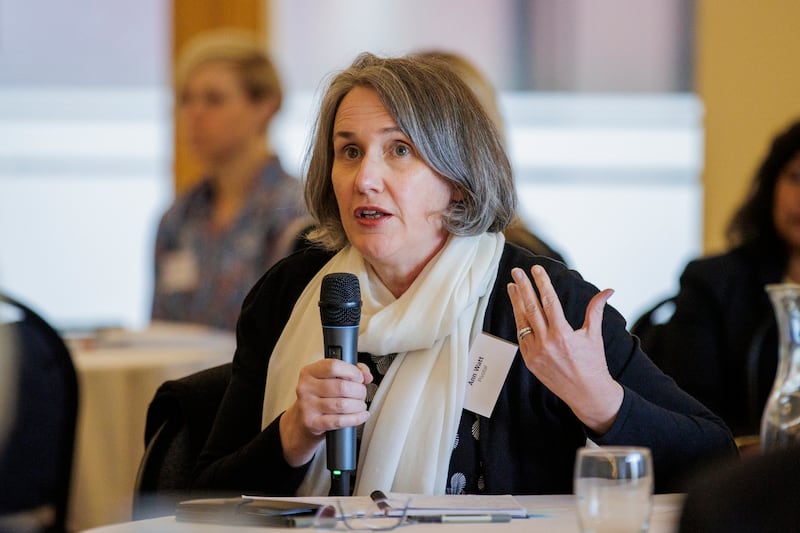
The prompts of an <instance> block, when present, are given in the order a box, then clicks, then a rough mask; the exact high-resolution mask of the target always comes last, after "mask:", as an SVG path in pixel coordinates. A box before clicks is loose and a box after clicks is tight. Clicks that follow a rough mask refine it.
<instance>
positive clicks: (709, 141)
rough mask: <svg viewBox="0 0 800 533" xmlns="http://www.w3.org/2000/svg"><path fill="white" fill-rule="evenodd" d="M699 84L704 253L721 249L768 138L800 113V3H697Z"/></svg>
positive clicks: (784, 0) (762, 0)
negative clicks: (702, 129) (703, 134)
mask: <svg viewBox="0 0 800 533" xmlns="http://www.w3.org/2000/svg"><path fill="white" fill-rule="evenodd" d="M695 36H696V43H695V46H696V87H697V90H698V93H699V95H700V97H701V98H702V100H703V102H704V105H705V108H706V117H705V128H706V158H705V172H704V178H703V179H704V183H705V204H704V205H705V224H704V226H705V227H704V235H703V240H704V248H705V251H706V252H708V253H713V252H717V251H721V250H723V249H724V248H725V240H724V231H725V226H726V224H727V222H728V220H729V218H730V216H731V214H732V213H733V210H734V209H735V208H736V207H737V206H738V204H739V203H740V202H741V201H742V199H743V197H744V195H745V193H746V191H747V188H748V185H749V183H750V180H751V176H752V174H753V172H754V171H755V168H756V166H757V165H758V163H759V162H760V159H761V158H762V157H763V155H764V153H765V151H766V149H767V146H768V144H769V141H770V140H771V138H772V136H773V135H774V134H775V133H777V131H778V130H780V129H782V128H783V127H784V126H785V125H786V124H788V122H789V121H791V120H794V119H795V118H800V63H799V62H798V59H800V2H798V1H797V0H699V1H698V5H697V29H696V33H695Z"/></svg>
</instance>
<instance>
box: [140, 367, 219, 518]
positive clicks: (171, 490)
mask: <svg viewBox="0 0 800 533" xmlns="http://www.w3.org/2000/svg"><path fill="white" fill-rule="evenodd" d="M230 376H231V363H226V364H224V365H220V366H216V367H213V368H209V369H206V370H202V371H200V372H196V373H194V374H191V375H189V376H185V377H183V378H180V379H177V380H170V381H166V382H164V383H163V384H162V385H161V386H160V387H159V388H158V390H157V391H156V394H155V396H154V397H153V401H152V402H150V406H149V407H148V409H147V422H146V425H145V436H144V441H145V452H144V455H143V456H142V461H141V463H140V464H139V472H138V474H137V476H136V486H135V490H134V499H133V519H134V520H141V519H145V518H153V517H157V516H167V515H172V514H175V505H176V504H177V503H178V502H179V501H181V500H185V499H188V498H190V497H191V496H190V494H189V488H190V485H191V476H192V471H193V470H194V467H195V464H196V463H197V458H198V456H199V455H200V452H201V451H202V450H203V446H204V445H205V443H206V440H207V438H208V434H209V433H210V432H211V426H212V425H213V423H214V418H215V417H216V414H217V409H218V407H219V404H220V402H221V401H222V397H223V395H224V394H225V389H226V388H227V386H228V381H229V380H230Z"/></svg>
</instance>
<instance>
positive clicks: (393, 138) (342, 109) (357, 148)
mask: <svg viewBox="0 0 800 533" xmlns="http://www.w3.org/2000/svg"><path fill="white" fill-rule="evenodd" d="M333 153H334V160H333V169H332V173H331V178H332V181H333V189H334V192H335V194H336V201H337V203H338V205H339V215H340V216H341V218H342V224H343V225H344V230H345V233H346V234H347V238H348V240H349V241H350V243H351V244H352V245H353V246H354V247H355V248H356V249H357V250H358V251H359V252H361V254H362V255H363V256H364V257H365V259H366V260H367V262H368V263H369V264H370V265H372V267H373V268H374V269H375V270H376V271H377V273H378V275H379V276H381V277H382V279H384V278H383V276H382V273H387V272H388V273H389V274H391V275H399V276H404V275H405V276H408V275H409V274H411V275H412V276H416V274H418V273H419V271H420V270H422V268H424V266H425V264H427V262H428V261H429V260H430V259H431V258H432V257H433V256H434V255H435V254H436V253H437V252H438V251H439V250H440V249H441V248H442V246H443V245H444V243H445V241H446V239H447V236H448V233H447V231H446V230H445V228H444V226H443V223H442V216H441V213H442V211H443V210H444V209H445V208H446V207H447V206H448V205H449V204H450V201H451V200H452V198H453V189H452V187H451V186H450V184H449V183H448V182H446V181H445V180H444V179H443V178H442V177H440V176H439V175H438V174H437V173H436V172H434V171H433V170H432V169H431V168H430V167H429V166H428V165H427V164H426V163H425V162H424V161H423V159H422V158H421V157H420V155H419V153H418V152H417V150H416V148H415V146H414V145H413V144H412V143H411V141H410V140H409V139H408V138H407V137H406V136H405V135H404V134H403V133H402V132H401V131H400V129H399V128H398V127H397V124H396V123H395V120H394V118H392V116H391V115H390V114H389V112H388V111H387V110H386V108H385V107H384V106H383V104H382V103H381V100H380V98H379V97H378V94H377V93H376V92H375V91H374V90H372V89H369V88H366V87H355V88H354V89H352V90H351V91H350V92H349V93H348V94H347V95H346V96H345V97H344V98H343V99H342V102H341V103H340V105H339V109H338V111H337V113H336V118H335V120H334V124H333ZM385 281H386V279H384V282H385Z"/></svg>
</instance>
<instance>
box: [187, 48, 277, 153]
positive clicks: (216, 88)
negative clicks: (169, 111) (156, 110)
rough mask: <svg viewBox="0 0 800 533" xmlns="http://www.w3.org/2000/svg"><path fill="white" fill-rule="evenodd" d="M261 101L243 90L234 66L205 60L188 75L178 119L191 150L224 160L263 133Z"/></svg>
mask: <svg viewBox="0 0 800 533" xmlns="http://www.w3.org/2000/svg"><path fill="white" fill-rule="evenodd" d="M262 108H263V104H259V103H256V102H253V101H252V100H251V99H250V98H249V97H248V95H247V94H246V93H245V91H244V88H243V87H242V84H241V81H240V79H239V75H238V74H237V72H236V70H234V68H233V67H231V66H229V65H227V64H225V63H222V62H216V63H205V64H201V65H200V66H198V67H197V68H195V69H194V70H193V71H192V72H191V73H190V74H189V76H188V77H187V79H186V84H185V86H184V88H183V91H182V93H181V95H180V119H181V121H182V122H183V125H184V126H185V131H186V139H187V141H188V142H189V146H190V147H191V149H192V151H193V152H194V153H195V155H197V156H198V157H200V158H202V159H203V160H205V161H206V162H207V163H210V164H216V163H224V162H225V161H228V160H230V159H231V158H233V157H235V156H236V154H238V153H239V152H240V151H241V150H242V149H243V148H244V147H245V146H246V145H247V143H249V142H252V141H253V140H255V139H260V138H261V135H263V134H264V125H265V118H264V116H263V110H262Z"/></svg>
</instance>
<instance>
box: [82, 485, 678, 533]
mask: <svg viewBox="0 0 800 533" xmlns="http://www.w3.org/2000/svg"><path fill="white" fill-rule="evenodd" d="M517 500H519V502H520V503H521V504H522V505H524V506H525V507H526V508H527V509H528V513H530V514H535V515H536V517H535V518H528V519H514V520H512V521H511V522H508V523H499V524H491V525H488V524H414V525H410V526H403V527H402V528H401V529H398V530H397V531H400V532H406V531H407V532H409V533H411V532H413V533H425V532H429V533H440V532H442V531H451V532H456V531H475V532H478V531H493V532H494V533H523V532H525V533H535V532H542V533H578V532H579V531H580V528H579V526H578V518H577V515H576V514H575V504H574V497H573V496H570V495H563V496H517ZM682 501H683V496H682V495H680V494H663V495H661V494H660V495H656V497H655V505H654V508H653V515H652V518H651V520H650V533H674V532H675V531H676V529H677V525H678V520H679V518H680V511H681V504H682ZM232 530H235V531H236V533H266V532H267V531H276V532H278V531H286V529H285V528H267V527H245V526H237V527H236V528H231V526H226V525H217V524H192V523H187V522H176V521H175V517H174V516H167V517H162V518H154V519H151V520H141V521H138V522H127V523H124V524H117V525H113V526H107V527H101V528H98V529H93V530H91V532H92V533H143V532H151V531H159V532H163V533H223V532H228V531H232Z"/></svg>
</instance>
